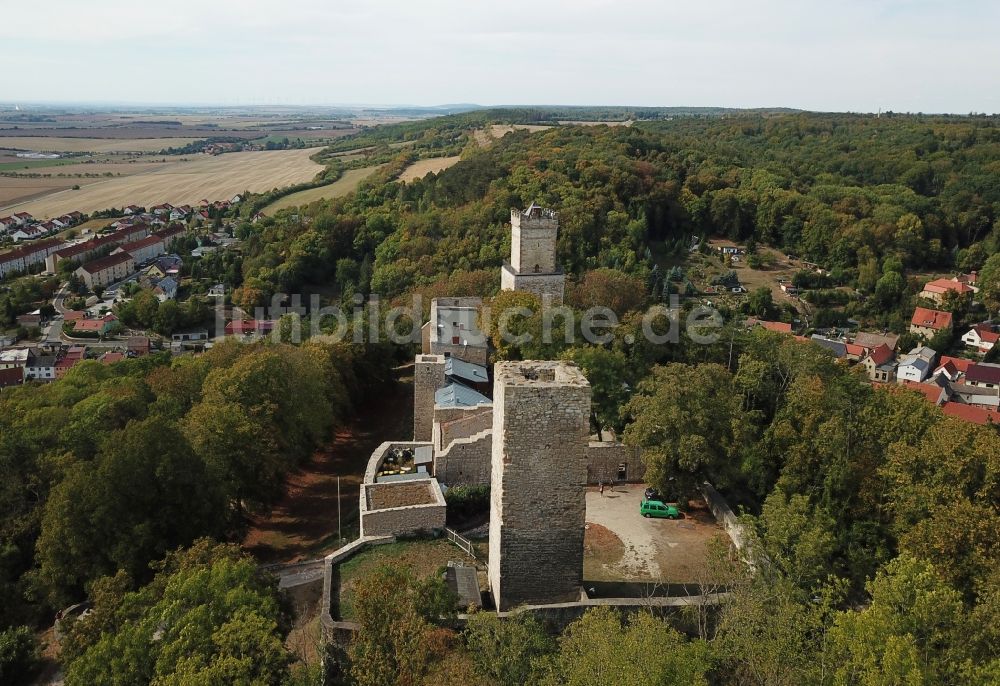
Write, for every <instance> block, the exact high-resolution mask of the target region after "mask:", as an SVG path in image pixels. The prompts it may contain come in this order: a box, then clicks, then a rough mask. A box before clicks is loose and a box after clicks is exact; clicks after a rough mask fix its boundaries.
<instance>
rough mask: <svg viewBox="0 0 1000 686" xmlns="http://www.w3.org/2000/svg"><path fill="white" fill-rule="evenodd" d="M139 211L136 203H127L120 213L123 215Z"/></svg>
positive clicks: (139, 208) (140, 210)
mask: <svg viewBox="0 0 1000 686" xmlns="http://www.w3.org/2000/svg"><path fill="white" fill-rule="evenodd" d="M141 212H142V208H141V207H139V206H138V205H128V206H127V207H126V208H125V209H124V210H122V214H124V215H132V214H140V213H141Z"/></svg>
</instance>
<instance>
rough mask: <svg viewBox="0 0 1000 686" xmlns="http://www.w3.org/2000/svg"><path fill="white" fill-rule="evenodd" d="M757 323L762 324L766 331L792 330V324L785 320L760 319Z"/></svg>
mask: <svg viewBox="0 0 1000 686" xmlns="http://www.w3.org/2000/svg"><path fill="white" fill-rule="evenodd" d="M757 323H758V324H760V325H761V326H763V327H764V328H765V329H767V330H768V331H774V332H776V333H791V332H792V325H791V324H786V323H785V322H767V321H763V320H761V321H759V322H757Z"/></svg>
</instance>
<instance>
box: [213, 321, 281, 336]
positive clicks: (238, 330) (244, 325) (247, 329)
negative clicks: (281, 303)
mask: <svg viewBox="0 0 1000 686" xmlns="http://www.w3.org/2000/svg"><path fill="white" fill-rule="evenodd" d="M274 325H275V322H274V321H272V320H268V319H234V320H233V321H231V322H229V323H228V324H226V329H225V331H226V335H227V336H264V335H266V334H269V333H271V331H272V330H273V329H274Z"/></svg>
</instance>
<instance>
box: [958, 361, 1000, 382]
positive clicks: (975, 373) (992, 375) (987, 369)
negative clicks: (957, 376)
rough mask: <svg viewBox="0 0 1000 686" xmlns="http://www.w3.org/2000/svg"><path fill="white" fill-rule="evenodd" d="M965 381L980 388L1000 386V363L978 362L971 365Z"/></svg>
mask: <svg viewBox="0 0 1000 686" xmlns="http://www.w3.org/2000/svg"><path fill="white" fill-rule="evenodd" d="M965 383H966V384H968V385H969V386H976V387H978V388H1000V364H989V363H986V362H976V363H975V364H972V365H969V370H968V371H967V372H966V373H965Z"/></svg>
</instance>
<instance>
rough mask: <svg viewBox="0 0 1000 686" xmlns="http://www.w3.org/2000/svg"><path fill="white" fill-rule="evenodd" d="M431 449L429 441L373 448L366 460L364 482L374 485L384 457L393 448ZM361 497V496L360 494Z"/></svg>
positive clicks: (385, 444) (390, 443) (386, 443)
mask: <svg viewBox="0 0 1000 686" xmlns="http://www.w3.org/2000/svg"><path fill="white" fill-rule="evenodd" d="M425 446H426V447H431V448H432V447H433V445H432V444H431V442H430V441H386V442H385V443H382V444H381V445H379V447H377V448H375V450H374V451H373V452H372V456H371V457H369V458H368V466H367V467H365V480H364V483H366V484H373V483H375V475H376V474H378V470H379V469H380V468H381V467H382V463H383V462H384V461H385V458H386V455H388V454H389V451H390V450H392V449H393V448H409V449H410V450H413V451H416V449H417V448H422V447H425ZM362 495H363V494H362Z"/></svg>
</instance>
